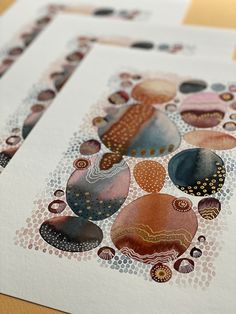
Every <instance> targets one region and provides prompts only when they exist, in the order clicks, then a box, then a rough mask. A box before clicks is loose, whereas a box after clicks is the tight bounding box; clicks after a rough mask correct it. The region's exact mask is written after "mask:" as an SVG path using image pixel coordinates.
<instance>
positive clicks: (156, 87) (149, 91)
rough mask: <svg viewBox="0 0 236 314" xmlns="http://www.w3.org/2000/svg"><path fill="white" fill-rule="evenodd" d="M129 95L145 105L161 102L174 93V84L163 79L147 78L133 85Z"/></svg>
mask: <svg viewBox="0 0 236 314" xmlns="http://www.w3.org/2000/svg"><path fill="white" fill-rule="evenodd" d="M131 95H132V97H133V98H134V99H136V100H138V101H140V102H142V103H143V104H145V105H153V104H163V103H166V102H168V101H170V100H172V99H173V98H174V97H175V95H176V84H175V83H174V82H172V81H169V80H164V79H148V80H144V81H142V82H140V83H138V84H137V85H135V86H134V88H133V90H132V92H131Z"/></svg>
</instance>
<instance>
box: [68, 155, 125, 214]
mask: <svg viewBox="0 0 236 314" xmlns="http://www.w3.org/2000/svg"><path fill="white" fill-rule="evenodd" d="M77 164H78V163H77ZM75 166H76V165H75ZM76 168H77V169H76V170H75V171H74V172H73V173H72V175H71V176H70V178H69V180H68V182H67V187H66V199H67V203H68V205H69V206H70V208H71V209H72V211H73V212H74V213H75V214H76V215H78V216H80V217H83V218H84V219H90V220H102V219H105V218H108V217H110V216H111V215H113V214H114V213H115V212H117V211H118V210H119V209H120V207H121V205H122V204H123V203H124V201H125V199H126V197H127V195H128V191H129V184H130V170H129V167H128V165H127V164H126V162H125V161H124V160H123V159H122V158H121V157H120V156H118V155H116V154H111V153H106V154H104V155H102V156H97V157H96V158H95V159H94V161H93V162H91V164H88V165H87V166H85V167H81V168H79V167H78V166H76Z"/></svg>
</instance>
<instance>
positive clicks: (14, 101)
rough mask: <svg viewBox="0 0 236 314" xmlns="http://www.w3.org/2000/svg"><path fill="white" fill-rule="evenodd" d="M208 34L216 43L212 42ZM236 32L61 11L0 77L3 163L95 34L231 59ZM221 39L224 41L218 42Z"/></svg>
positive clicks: (99, 37)
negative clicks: (43, 95)
mask: <svg viewBox="0 0 236 314" xmlns="http://www.w3.org/2000/svg"><path fill="white" fill-rule="evenodd" d="M61 34H63V36H61ZM209 37H211V38H212V39H214V42H216V44H211V45H209V44H208V38H209ZM234 37H235V32H234V31H224V30H210V29H205V28H194V27H181V26H179V27H177V28H172V27H162V26H156V25H143V24H142V23H140V24H137V23H129V22H125V21H122V22H120V21H112V20H111V21H109V22H108V21H107V20H104V19H103V20H97V19H92V18H86V17H80V18H79V17H78V16H71V15H61V16H58V17H57V18H56V19H55V21H54V22H52V24H51V25H50V26H49V27H48V29H47V30H45V32H44V35H43V36H42V37H40V38H38V40H36V42H35V44H34V45H32V47H30V48H29V50H28V51H27V52H26V53H25V55H24V56H22V58H21V60H19V63H17V64H15V66H14V67H12V68H11V69H10V71H9V72H8V73H7V74H6V76H5V77H4V78H3V79H2V80H1V83H0V94H1V115H0V139H1V144H0V153H2V154H1V157H0V159H1V161H0V164H1V166H2V167H5V166H6V164H7V162H8V160H9V158H10V157H11V156H12V155H13V154H14V151H15V150H16V149H18V147H19V146H20V145H21V144H22V143H23V141H24V139H25V138H26V136H28V134H29V129H28V128H27V126H26V125H27V121H28V120H29V119H31V118H33V117H32V112H33V111H34V112H35V115H34V119H36V120H35V122H34V124H35V123H36V122H37V121H38V119H39V118H40V116H41V115H42V114H44V112H46V109H45V108H47V107H48V106H49V105H50V104H51V102H52V101H53V100H54V99H55V97H56V95H57V94H58V93H59V91H60V89H61V87H62V85H63V83H64V82H65V80H66V79H68V78H69V76H70V75H71V73H72V72H73V70H74V69H75V68H76V67H77V66H78V65H79V63H80V61H82V58H83V57H85V55H86V53H87V52H88V51H89V49H90V48H91V47H92V45H93V41H94V40H95V39H96V40H97V42H100V43H104V44H114V45H117V46H124V47H132V46H136V47H137V46H138V47H140V46H141V47H146V49H147V50H148V51H155V52H156V53H157V54H166V53H170V54H172V55H178V54H181V55H185V56H188V57H190V58H196V57H209V56H211V58H212V59H218V60H230V56H231V54H232V50H233V46H232V42H233V38H234ZM219 38H221V46H218V44H217V42H218V40H219ZM52 47H53V49H52ZM132 49H134V48H132ZM68 58H69V59H70V61H69V60H67V59H68ZM73 60H74V61H73ZM65 67H66V69H65ZM63 73H64V74H63ZM52 76H53V77H52ZM55 83H56V84H59V87H58V85H55ZM48 90H49V91H51V93H54V94H53V95H52V99H49V100H48V101H42V99H40V96H39V95H40V93H41V92H43V91H48ZM13 91H14V92H13ZM54 96H55V97H54ZM36 104H39V106H38V105H36ZM35 105H36V106H35ZM44 106H45V107H44ZM12 141H13V142H12Z"/></svg>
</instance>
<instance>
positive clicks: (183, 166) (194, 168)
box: [168, 148, 226, 196]
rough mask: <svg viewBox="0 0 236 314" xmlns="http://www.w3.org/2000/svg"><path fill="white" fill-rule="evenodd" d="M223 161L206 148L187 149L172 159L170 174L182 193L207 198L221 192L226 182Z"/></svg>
mask: <svg viewBox="0 0 236 314" xmlns="http://www.w3.org/2000/svg"><path fill="white" fill-rule="evenodd" d="M225 172H226V171H225V167H224V162H223V160H222V159H221V158H220V157H219V156H218V155H217V154H215V153H214V152H212V151H210V150H208V149H205V148H193V149H186V150H183V151H181V152H180V153H178V154H176V155H175V156H174V157H172V158H171V160H170V161H169V164H168V173H169V176H170V178H171V180H172V182H173V183H174V184H175V185H176V187H177V188H178V189H180V190H181V191H182V192H184V193H187V194H190V195H195V196H207V195H211V194H214V193H216V192H218V191H220V190H221V188H222V187H223V184H224V180H225Z"/></svg>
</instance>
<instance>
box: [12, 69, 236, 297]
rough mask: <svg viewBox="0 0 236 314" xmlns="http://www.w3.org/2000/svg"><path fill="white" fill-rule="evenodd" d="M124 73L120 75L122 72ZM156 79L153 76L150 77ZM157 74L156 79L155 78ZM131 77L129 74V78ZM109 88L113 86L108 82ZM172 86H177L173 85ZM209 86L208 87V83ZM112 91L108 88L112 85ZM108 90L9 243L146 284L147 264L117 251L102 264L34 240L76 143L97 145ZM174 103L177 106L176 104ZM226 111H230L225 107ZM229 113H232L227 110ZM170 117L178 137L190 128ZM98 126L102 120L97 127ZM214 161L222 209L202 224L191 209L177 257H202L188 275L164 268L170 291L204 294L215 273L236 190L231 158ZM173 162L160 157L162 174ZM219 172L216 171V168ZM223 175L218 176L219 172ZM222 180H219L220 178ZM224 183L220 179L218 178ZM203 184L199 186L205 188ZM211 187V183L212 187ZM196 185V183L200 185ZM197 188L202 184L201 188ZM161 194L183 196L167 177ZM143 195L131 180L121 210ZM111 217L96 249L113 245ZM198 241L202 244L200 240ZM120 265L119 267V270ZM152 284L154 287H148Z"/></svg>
mask: <svg viewBox="0 0 236 314" xmlns="http://www.w3.org/2000/svg"><path fill="white" fill-rule="evenodd" d="M125 73H126V72H125ZM156 75H157V74H155V76H156ZM158 75H159V74H158ZM131 77H132V75H129V79H130V78H131ZM142 77H143V78H150V77H151V75H150V74H149V73H143V75H142ZM114 80H115V81H116V82H117V84H118V85H117V87H118V86H119V84H120V81H119V79H117V76H116V77H115V78H114ZM178 80H179V82H182V81H183V78H180V77H179V78H178ZM113 83H114V81H113ZM177 85H178V84H177ZM209 85H210V84H209ZM112 86H113V87H114V85H112ZM113 87H112V88H111V90H110V91H109V93H106V94H105V95H104V97H103V98H102V99H101V100H100V101H99V102H98V103H97V104H96V106H94V107H93V108H91V112H90V113H89V114H88V115H87V116H86V117H84V119H83V121H82V123H81V128H80V130H79V131H78V132H77V133H76V134H75V135H74V136H73V138H72V139H71V141H70V146H69V148H68V150H67V151H66V152H65V154H64V155H63V156H62V158H61V161H60V162H59V164H58V165H57V166H56V167H55V170H54V171H53V172H52V173H51V174H50V175H49V177H48V178H47V181H46V186H45V189H44V190H43V191H42V192H41V193H40V194H39V195H38V197H37V198H36V200H35V202H34V205H33V211H32V214H31V215H30V216H29V217H28V218H27V219H26V223H25V225H24V227H22V228H20V229H19V230H17V231H16V235H15V239H14V241H15V244H16V245H18V246H20V247H22V248H25V249H29V250H35V251H40V252H42V253H44V254H50V255H55V256H57V257H59V258H66V259H68V260H72V259H74V260H76V261H89V260H91V259H96V258H97V262H98V263H99V265H100V266H101V267H105V268H112V269H113V271H119V272H120V273H122V272H125V273H126V275H127V276H129V275H135V276H139V277H141V278H142V279H145V280H147V281H150V283H151V281H152V279H151V276H150V265H145V264H144V263H140V262H137V261H133V260H131V259H126V258H125V257H124V256H123V255H122V254H120V253H119V251H116V252H115V256H114V258H113V259H112V260H109V261H106V260H102V259H101V258H99V257H98V256H97V251H96V250H92V251H88V252H81V253H71V252H62V251H60V250H58V249H56V248H53V247H51V246H50V245H49V244H48V243H46V242H45V241H44V240H43V239H42V238H41V237H40V235H39V232H38V230H39V226H40V225H41V224H42V223H43V222H44V221H45V220H47V219H50V218H52V217H55V214H52V213H50V212H49V211H48V210H47V206H48V204H50V203H51V202H52V201H53V200H54V199H56V198H60V199H61V200H62V201H65V202H66V199H65V195H63V193H60V194H61V195H58V194H57V195H54V193H55V191H56V190H61V191H64V190H65V186H66V182H67V179H68V177H69V176H70V174H71V172H72V171H74V168H73V167H72V164H73V161H74V160H75V159H76V158H79V157H81V158H83V156H80V153H79V147H80V145H81V143H82V142H84V141H85V140H88V139H89V138H94V139H97V140H99V138H98V136H97V133H96V130H97V129H96V128H95V127H91V121H92V119H93V118H94V117H96V116H98V117H99V116H104V108H105V107H106V106H107V95H110V94H111V93H112V91H115V90H117V87H116V88H113ZM184 97H185V96H184V95H180V94H178V99H179V102H178V104H177V106H179V104H181V101H182V100H183V99H184ZM176 103H177V102H176ZM229 108H230V106H229ZM229 110H233V108H232V109H229ZM168 114H170V117H171V119H172V120H173V121H174V122H175V123H176V124H177V125H178V127H179V130H180V131H181V134H185V133H186V132H188V131H191V130H193V129H192V128H191V126H189V125H186V124H184V122H183V120H182V119H181V118H180V117H179V115H178V114H176V113H168ZM103 122H104V121H102V123H103ZM216 130H218V131H222V126H217V127H216ZM190 147H191V146H190V145H189V144H188V143H186V142H184V141H182V143H181V146H180V147H179V148H178V149H177V150H176V152H175V153H176V154H177V153H178V152H180V151H182V150H184V149H188V148H190ZM101 152H103V153H105V152H107V150H106V149H105V148H104V146H103V145H102V147H101ZM220 156H221V157H222V159H223V160H224V161H225V164H226V167H227V173H228V176H227V178H226V179H225V183H224V187H223V188H222V191H218V192H217V190H216V196H215V197H216V198H218V199H220V201H221V203H222V205H224V208H223V210H222V211H221V212H220V215H218V217H217V219H213V220H206V219H203V218H202V217H201V215H200V214H199V212H198V208H197V207H196V206H193V210H194V211H195V213H196V215H197V218H198V223H199V226H198V231H197V233H196V235H195V237H194V239H193V241H192V243H191V245H190V246H189V249H188V250H187V251H186V252H185V253H184V254H183V256H181V257H183V258H190V252H191V250H192V249H193V248H194V247H197V248H198V249H200V250H201V251H202V256H201V257H199V258H197V259H196V260H194V261H195V268H194V271H193V272H191V273H189V274H187V275H186V274H181V273H178V272H177V271H176V270H175V269H173V264H172V263H168V265H165V266H168V267H169V268H170V269H171V270H172V277H171V280H169V281H168V282H166V284H168V285H170V286H176V287H186V288H189V287H192V288H194V289H199V290H201V291H202V290H203V291H205V290H207V288H208V287H209V286H210V284H211V281H212V280H213V278H214V277H215V276H216V272H215V266H214V265H215V260H216V258H217V257H218V255H219V254H220V251H221V249H222V246H223V242H222V238H223V237H222V236H223V234H224V232H225V231H226V230H227V217H228V215H230V214H232V208H231V207H230V202H229V201H228V200H230V199H231V197H232V195H233V194H232V189H234V188H236V183H235V182H234V180H233V175H232V174H233V173H234V172H235V160H234V159H232V156H231V151H224V152H221V154H220ZM172 157H173V154H170V155H167V156H163V157H162V158H161V164H162V166H163V167H164V168H165V169H167V166H168V163H169V160H170V159H171V158H172ZM124 159H125V161H126V162H127V163H128V165H129V168H130V171H133V169H134V167H135V165H136V164H137V163H138V162H140V159H141V158H135V157H124ZM149 160H153V161H157V162H158V161H160V158H157V157H152V158H149ZM219 170H220V169H219ZM223 174H224V173H223ZM220 178H222V177H220ZM223 178H224V176H223ZM207 179H210V178H205V181H206V182H205V181H204V182H203V183H207V182H208V181H207ZM212 183H213V185H214V182H212ZM200 185H201V182H200ZM202 186H203V184H202ZM162 190H163V193H168V194H171V195H174V196H176V198H180V197H183V192H182V191H180V190H179V189H176V186H174V185H173V183H172V182H171V180H170V178H169V176H168V175H167V176H166V179H165V183H164V186H163V188H162ZM143 195H145V192H144V190H142V189H140V187H139V186H138V184H137V182H136V180H135V178H134V176H133V177H132V178H131V183H130V188H129V194H128V197H127V199H126V201H125V202H124V204H123V205H122V207H121V209H122V208H123V206H127V205H128V204H129V203H130V202H132V201H133V200H135V199H137V198H139V197H141V196H143ZM188 198H189V199H190V200H191V201H192V203H193V204H194V205H196V198H195V197H194V196H193V195H191V192H190V193H188ZM200 199H201V197H199V198H198V200H200ZM63 215H66V216H70V215H73V213H72V211H71V209H70V208H69V207H68V206H67V207H66V208H65V210H64V211H63ZM116 216H117V215H116V214H115V215H113V216H112V217H109V219H106V220H104V221H103V222H102V223H99V224H98V225H99V227H100V228H102V230H103V233H104V240H103V243H102V246H109V247H113V244H112V242H111V240H110V229H111V226H112V224H113V222H114V220H115V218H116ZM203 240H204V241H203ZM121 266H122V267H121ZM153 284H156V283H155V282H153Z"/></svg>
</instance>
